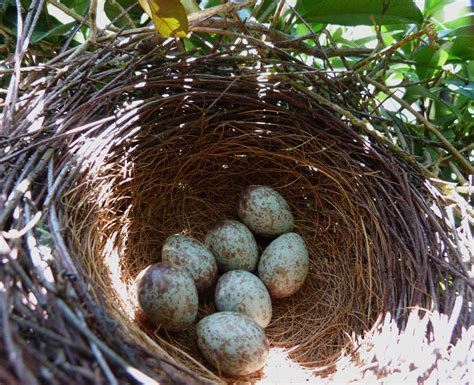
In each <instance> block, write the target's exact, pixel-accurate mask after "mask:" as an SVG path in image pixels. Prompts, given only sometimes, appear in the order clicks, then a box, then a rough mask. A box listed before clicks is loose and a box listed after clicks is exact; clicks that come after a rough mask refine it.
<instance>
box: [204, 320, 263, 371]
mask: <svg viewBox="0 0 474 385" xmlns="http://www.w3.org/2000/svg"><path fill="white" fill-rule="evenodd" d="M197 337H198V338H197V343H198V346H199V349H200V350H201V352H202V354H203V355H204V357H205V358H206V360H207V361H208V362H209V363H210V364H212V365H213V366H214V367H215V368H216V369H217V370H218V371H219V372H224V373H227V374H230V375H232V376H245V375H247V374H250V373H253V372H255V371H257V370H259V369H261V368H262V367H263V366H264V365H265V363H266V361H267V357H268V350H269V343H268V339H267V337H266V336H265V333H264V331H263V329H262V328H261V327H260V326H258V324H257V323H256V322H255V321H253V320H252V319H251V318H250V317H247V316H246V315H243V314H240V313H236V312H221V313H214V314H211V315H209V316H207V317H205V318H203V319H202V320H201V321H199V323H198V325H197Z"/></svg>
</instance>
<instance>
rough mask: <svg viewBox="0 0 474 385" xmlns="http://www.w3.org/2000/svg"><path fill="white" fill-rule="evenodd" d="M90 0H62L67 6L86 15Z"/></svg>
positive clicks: (79, 13)
mask: <svg viewBox="0 0 474 385" xmlns="http://www.w3.org/2000/svg"><path fill="white" fill-rule="evenodd" d="M89 2H90V1H89V0H61V3H63V4H64V5H65V6H66V7H68V8H69V9H72V10H73V11H74V12H76V13H77V14H78V15H84V14H85V12H86V11H87V9H88V8H89Z"/></svg>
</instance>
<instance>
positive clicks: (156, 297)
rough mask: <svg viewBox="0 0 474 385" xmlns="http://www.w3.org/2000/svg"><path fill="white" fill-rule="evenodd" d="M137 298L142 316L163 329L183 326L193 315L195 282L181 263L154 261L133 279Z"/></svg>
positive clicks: (193, 318) (185, 326)
mask: <svg viewBox="0 0 474 385" xmlns="http://www.w3.org/2000/svg"><path fill="white" fill-rule="evenodd" d="M137 291H138V293H137V297H138V303H139V305H140V308H141V309H142V310H143V313H144V314H145V316H146V317H147V318H148V319H149V320H150V321H152V322H154V323H156V324H158V325H160V326H161V327H163V329H166V330H171V331H178V330H183V329H186V328H187V327H188V326H189V325H191V324H192V323H193V322H194V320H195V319H196V316H197V311H198V293H197V289H196V285H195V284H194V281H193V279H192V277H191V275H190V274H189V273H188V271H187V270H186V269H185V268H184V267H181V266H173V265H170V264H168V263H155V264H153V265H150V266H148V268H146V269H145V270H144V271H143V272H142V273H140V275H139V276H138V278H137Z"/></svg>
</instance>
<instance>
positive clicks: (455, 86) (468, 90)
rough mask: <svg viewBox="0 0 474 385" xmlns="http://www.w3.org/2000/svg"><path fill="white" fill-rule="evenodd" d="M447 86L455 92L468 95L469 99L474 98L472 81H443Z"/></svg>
mask: <svg viewBox="0 0 474 385" xmlns="http://www.w3.org/2000/svg"><path fill="white" fill-rule="evenodd" d="M443 83H444V84H445V85H446V87H448V89H449V90H450V91H452V92H455V93H457V94H460V95H464V96H466V97H468V98H469V99H474V83H473V82H470V83H468V84H466V83H464V82H461V81H455V80H445V81H444V82H443Z"/></svg>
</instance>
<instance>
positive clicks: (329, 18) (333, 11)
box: [299, 0, 423, 25]
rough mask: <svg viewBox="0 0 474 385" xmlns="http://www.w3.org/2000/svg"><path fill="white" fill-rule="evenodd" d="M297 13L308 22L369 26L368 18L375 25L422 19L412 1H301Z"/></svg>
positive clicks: (406, 22)
mask: <svg viewBox="0 0 474 385" xmlns="http://www.w3.org/2000/svg"><path fill="white" fill-rule="evenodd" d="M384 4H386V5H387V6H386V7H384ZM299 12H300V14H301V15H302V17H303V18H304V19H305V20H306V21H309V22H323V23H331V24H341V25H373V21H372V19H371V18H372V17H373V18H374V20H375V22H376V23H377V24H410V23H421V22H422V21H423V15H422V13H421V11H420V10H419V9H418V8H417V7H416V5H415V3H414V1H412V0H350V1H348V0H302V2H301V5H300V7H299Z"/></svg>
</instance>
